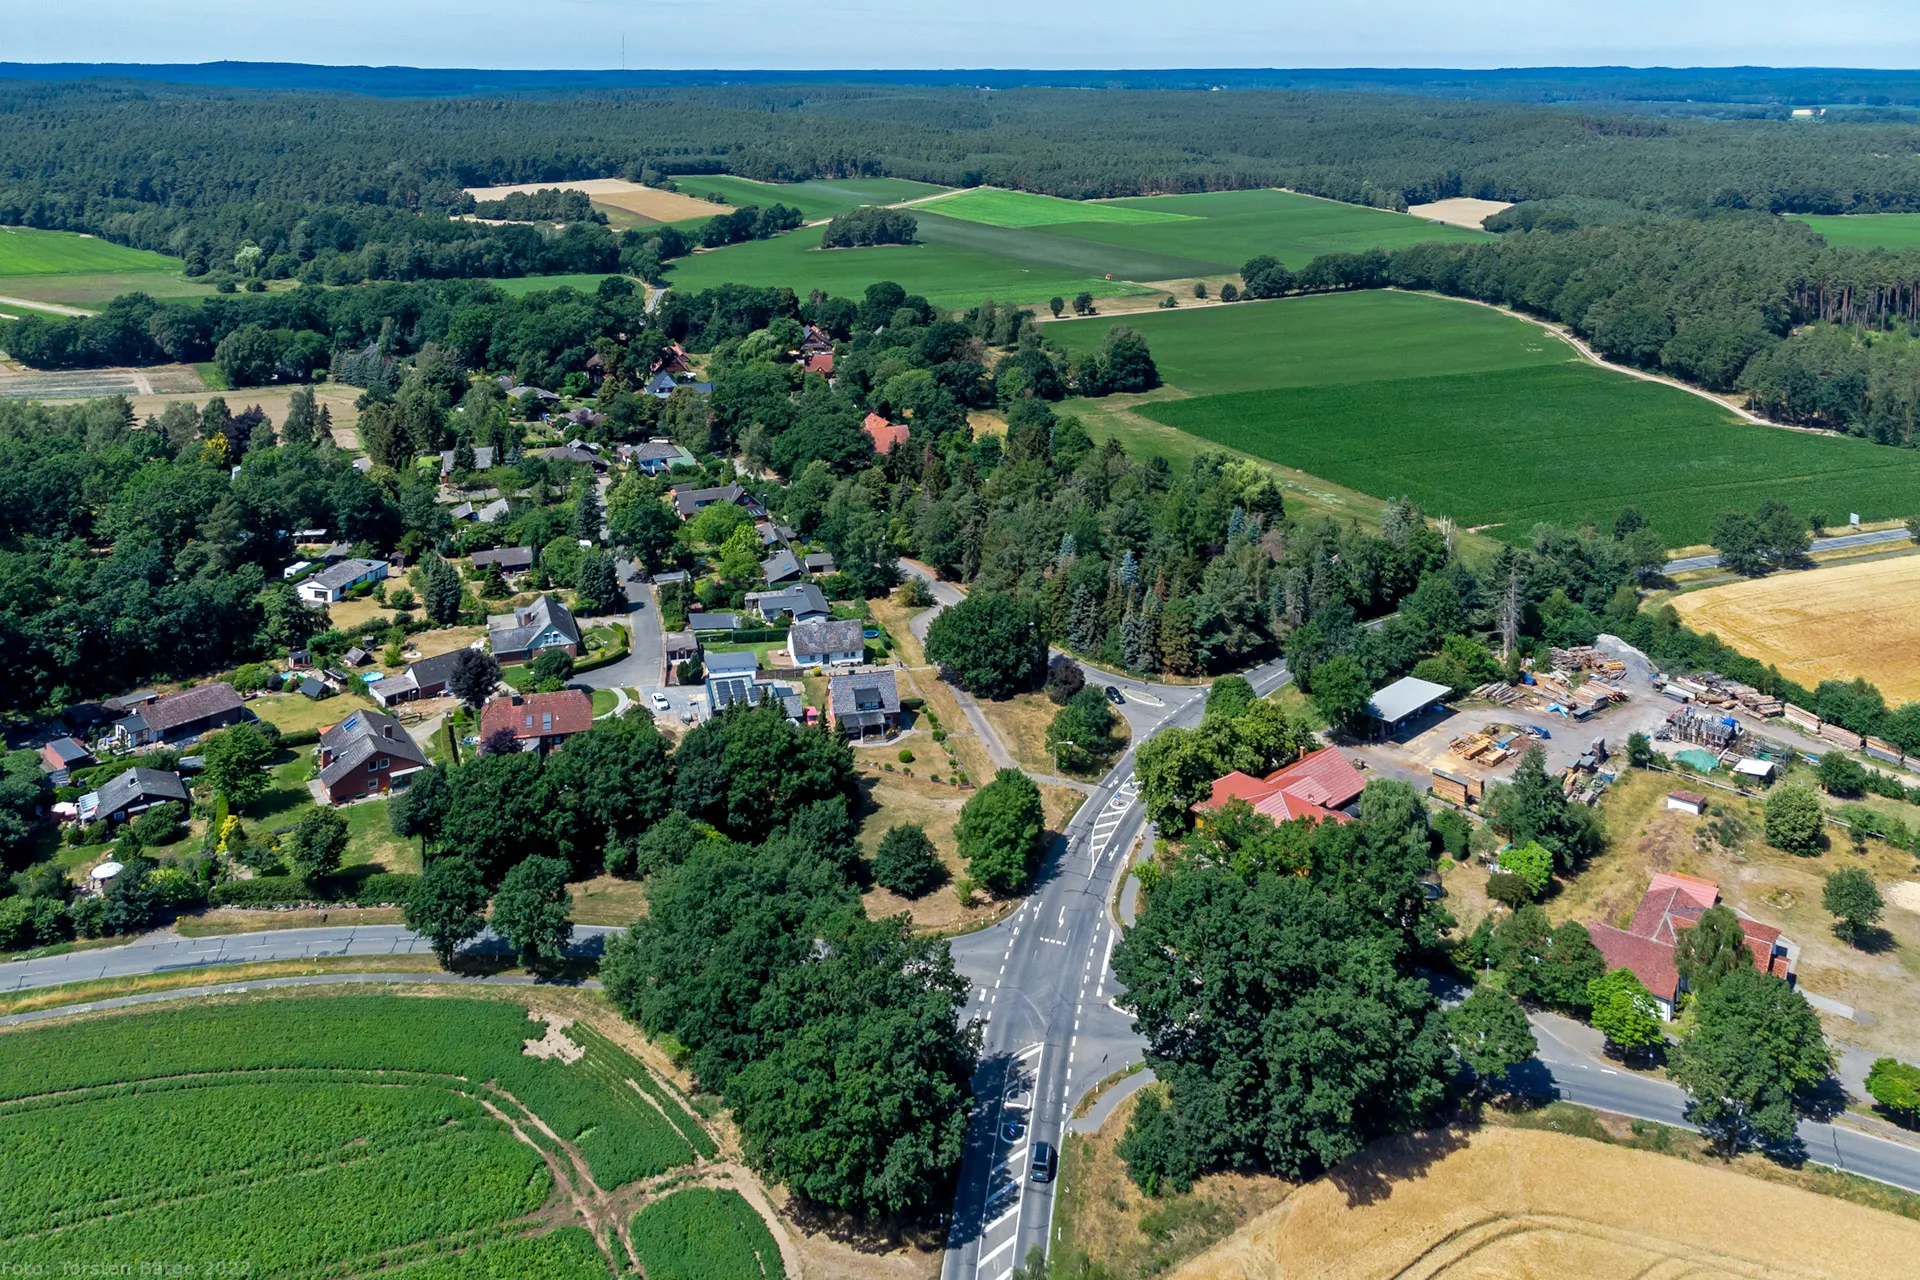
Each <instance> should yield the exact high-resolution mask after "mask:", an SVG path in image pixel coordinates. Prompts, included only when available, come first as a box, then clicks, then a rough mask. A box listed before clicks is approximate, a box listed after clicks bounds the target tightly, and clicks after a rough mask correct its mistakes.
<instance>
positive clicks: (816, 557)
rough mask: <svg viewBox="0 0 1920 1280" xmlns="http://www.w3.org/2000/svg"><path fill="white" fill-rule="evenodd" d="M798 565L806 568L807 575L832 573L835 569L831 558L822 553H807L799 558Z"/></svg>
mask: <svg viewBox="0 0 1920 1280" xmlns="http://www.w3.org/2000/svg"><path fill="white" fill-rule="evenodd" d="M800 563H801V564H803V565H805V566H806V569H807V572H808V573H833V572H834V571H835V569H836V566H835V565H834V563H833V557H832V556H830V555H828V554H827V553H826V552H824V551H809V552H808V553H807V554H806V555H805V556H803V557H801V559H800Z"/></svg>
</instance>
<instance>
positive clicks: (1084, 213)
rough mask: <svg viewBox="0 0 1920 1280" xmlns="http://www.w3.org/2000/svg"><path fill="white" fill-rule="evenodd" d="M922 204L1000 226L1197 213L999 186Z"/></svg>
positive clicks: (1180, 218) (1133, 221)
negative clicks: (1007, 188) (1066, 197)
mask: <svg viewBox="0 0 1920 1280" xmlns="http://www.w3.org/2000/svg"><path fill="white" fill-rule="evenodd" d="M920 207H921V208H923V209H925V210H926V211H927V212H928V213H938V214H941V215H943V216H945V217H948V218H961V219H964V220H966V221H968V222H985V223H987V224H989V225H991V226H996V227H1050V226H1056V225H1058V224H1061V223H1069V222H1074V223H1078V222H1112V223H1120V224H1122V225H1128V226H1132V225H1137V224H1140V223H1147V222H1189V221H1191V220H1192V219H1193V218H1194V216H1195V215H1193V214H1185V213H1174V212H1172V211H1170V210H1162V209H1148V208H1137V207H1134V206H1131V205H1122V204H1108V203H1104V202H1100V201H1093V200H1062V199H1061V198H1060V197H1059V196H1041V195H1034V194H1033V193H1032V192H1028V191H1004V190H1002V189H1000V188H998V187H976V188H974V189H973V190H971V191H956V192H955V193H954V194H952V195H950V196H942V197H941V198H940V199H938V200H929V201H928V202H927V203H926V204H924V205H922V206H920Z"/></svg>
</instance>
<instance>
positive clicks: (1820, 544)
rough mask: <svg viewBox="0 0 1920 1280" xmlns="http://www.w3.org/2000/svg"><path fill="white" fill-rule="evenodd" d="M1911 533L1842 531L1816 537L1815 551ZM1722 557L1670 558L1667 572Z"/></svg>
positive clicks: (1714, 563)
mask: <svg viewBox="0 0 1920 1280" xmlns="http://www.w3.org/2000/svg"><path fill="white" fill-rule="evenodd" d="M1908 537H1909V535H1908V533H1907V531H1906V530H1905V529H1875V530H1872V531H1870V532H1866V533H1841V534H1835V535H1834V536H1833V537H1831V538H1815V539H1814V540H1813V549H1814V550H1815V551H1844V550H1846V549H1848V548H1849V547H1876V546H1879V545H1881V544H1882V543H1887V542H1905V541H1907V539H1908ZM1719 564H1720V557H1719V556H1717V555H1711V556H1682V557H1680V559H1678V560H1669V561H1667V564H1666V569H1665V570H1664V572H1666V573H1682V572H1685V571H1686V570H1688V569H1712V568H1716V567H1718V566H1719Z"/></svg>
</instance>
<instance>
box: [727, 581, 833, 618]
mask: <svg viewBox="0 0 1920 1280" xmlns="http://www.w3.org/2000/svg"><path fill="white" fill-rule="evenodd" d="M747 608H749V609H751V610H753V611H754V612H755V613H757V614H759V615H760V617H761V618H762V619H763V620H765V621H766V622H768V623H770V624H772V625H775V626H778V625H779V624H780V623H781V622H783V621H785V620H787V619H789V618H790V619H792V620H793V621H795V622H806V621H807V620H809V619H812V618H824V617H826V616H827V614H828V613H830V612H832V611H831V610H830V609H829V608H828V607H827V596H826V593H825V592H824V591H822V590H820V588H819V587H816V586H814V585H813V584H812V583H811V582H801V583H796V584H795V585H793V586H791V587H782V588H781V589H780V590H778V591H749V592H747Z"/></svg>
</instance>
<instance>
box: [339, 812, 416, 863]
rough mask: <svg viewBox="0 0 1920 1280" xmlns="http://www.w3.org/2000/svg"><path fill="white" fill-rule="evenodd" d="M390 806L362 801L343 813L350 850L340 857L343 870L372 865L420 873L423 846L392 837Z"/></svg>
mask: <svg viewBox="0 0 1920 1280" xmlns="http://www.w3.org/2000/svg"><path fill="white" fill-rule="evenodd" d="M389 803H390V802H389V801H386V800H362V801H360V802H359V803H358V804H350V805H348V806H346V807H345V808H344V809H342V810H341V811H340V812H342V813H344V814H345V815H346V816H347V851H346V853H344V854H342V855H341V857H340V865H341V866H342V867H358V866H364V865H366V864H368V863H371V864H373V865H374V866H377V867H379V868H380V869H381V870H383V871H405V872H409V873H412V874H414V875H418V874H419V873H420V843H419V841H417V840H402V839H401V838H400V837H399V836H396V835H395V834H393V822H392V819H391V817H390V816H389V814H388V812H387V808H388V805H389Z"/></svg>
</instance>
